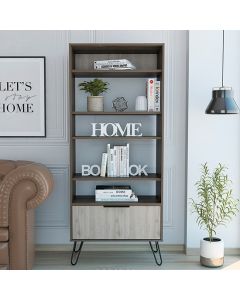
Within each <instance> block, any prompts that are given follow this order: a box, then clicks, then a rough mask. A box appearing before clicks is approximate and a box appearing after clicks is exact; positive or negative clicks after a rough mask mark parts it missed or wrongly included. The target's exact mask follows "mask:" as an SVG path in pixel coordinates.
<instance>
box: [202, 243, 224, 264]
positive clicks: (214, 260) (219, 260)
mask: <svg viewBox="0 0 240 300" xmlns="http://www.w3.org/2000/svg"><path fill="white" fill-rule="evenodd" d="M200 262H201V264H202V265H203V266H206V267H213V268H214V267H221V266H222V265H223V263H224V242H223V241H222V240H221V239H219V238H213V241H212V242H210V241H209V240H208V238H204V239H203V240H201V241H200Z"/></svg>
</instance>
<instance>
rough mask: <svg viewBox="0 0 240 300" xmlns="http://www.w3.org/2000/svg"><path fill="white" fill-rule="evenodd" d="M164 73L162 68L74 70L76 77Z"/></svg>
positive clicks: (115, 76)
mask: <svg viewBox="0 0 240 300" xmlns="http://www.w3.org/2000/svg"><path fill="white" fill-rule="evenodd" d="M161 73H162V70H137V71H136V70H123V71H122V70H121V71H117V70H110V71H109V70H108V71H102V70H100V71H98V70H88V71H85V70H72V74H73V76H74V77H76V78H86V77H88V78H93V77H94V78H95V77H99V78H100V77H101V78H109V77H112V78H145V77H156V76H159V75H160V74H161Z"/></svg>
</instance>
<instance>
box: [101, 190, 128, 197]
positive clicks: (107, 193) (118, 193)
mask: <svg viewBox="0 0 240 300" xmlns="http://www.w3.org/2000/svg"><path fill="white" fill-rule="evenodd" d="M132 194H133V191H132V190H127V191H126V190H114V191H98V190H96V191H95V195H96V196H102V197H111V196H124V197H130V196H131V195H132Z"/></svg>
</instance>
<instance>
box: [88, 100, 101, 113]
mask: <svg viewBox="0 0 240 300" xmlns="http://www.w3.org/2000/svg"><path fill="white" fill-rule="evenodd" d="M103 98H104V97H103V96H88V97H87V110H88V111H104V105H103Z"/></svg>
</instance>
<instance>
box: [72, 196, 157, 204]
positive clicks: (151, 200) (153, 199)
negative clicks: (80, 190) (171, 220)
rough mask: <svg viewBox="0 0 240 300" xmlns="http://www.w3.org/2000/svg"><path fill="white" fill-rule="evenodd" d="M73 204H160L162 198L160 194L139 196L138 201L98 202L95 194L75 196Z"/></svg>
mask: <svg viewBox="0 0 240 300" xmlns="http://www.w3.org/2000/svg"><path fill="white" fill-rule="evenodd" d="M72 205H73V206H85V205H87V206H105V205H108V206H110V205H111V206H124V205H127V206H148V205H149V206H153V205H156V206H159V205H161V199H160V197H159V196H138V202H127V201H124V202H120V201H118V202H116V201H115V202H110V201H107V202H96V201H95V196H73V201H72Z"/></svg>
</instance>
